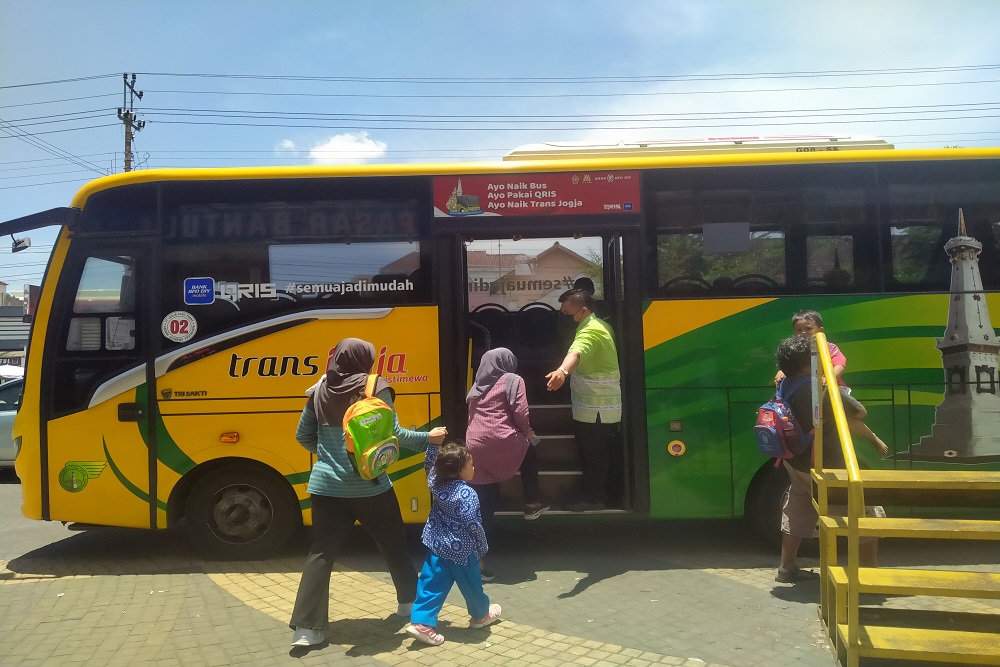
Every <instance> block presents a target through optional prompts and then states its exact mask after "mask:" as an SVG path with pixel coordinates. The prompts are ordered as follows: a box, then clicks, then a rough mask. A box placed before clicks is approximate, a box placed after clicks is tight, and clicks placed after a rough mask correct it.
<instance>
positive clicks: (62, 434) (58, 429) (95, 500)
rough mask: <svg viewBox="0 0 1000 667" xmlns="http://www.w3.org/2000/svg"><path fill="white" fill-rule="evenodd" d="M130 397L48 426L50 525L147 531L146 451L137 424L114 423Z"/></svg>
mask: <svg viewBox="0 0 1000 667" xmlns="http://www.w3.org/2000/svg"><path fill="white" fill-rule="evenodd" d="M136 393H137V392H136V390H131V391H128V392H125V393H124V394H120V395H119V396H116V397H114V398H111V399H109V400H107V401H104V402H103V403H101V404H99V405H96V406H94V407H92V408H89V409H87V410H83V411H81V412H77V413H74V414H71V415H68V416H66V417H61V418H59V419H54V420H52V421H51V422H49V424H48V434H49V442H50V443H52V444H53V445H54V446H51V447H50V450H49V452H50V453H49V492H50V496H49V497H50V502H51V514H52V519H53V520H56V521H60V520H63V521H74V522H79V523H93V524H105V525H113V526H125V527H129V528H149V458H148V457H149V450H148V449H147V447H146V443H145V442H144V441H143V437H142V434H141V432H140V429H139V425H138V423H137V422H134V421H124V422H123V421H119V419H118V405H119V404H120V403H134V402H136V400H137V399H136ZM56 443H58V444H56Z"/></svg>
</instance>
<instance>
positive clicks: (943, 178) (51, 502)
mask: <svg viewBox="0 0 1000 667" xmlns="http://www.w3.org/2000/svg"><path fill="white" fill-rule="evenodd" d="M696 143H697V145H692V144H687V145H673V146H663V145H652V144H642V145H618V146H586V145H556V144H549V145H544V146H537V145H536V146H532V147H525V148H524V149H521V150H519V151H514V152H512V154H510V155H509V156H507V159H505V160H503V161H501V162H496V163H484V164H472V163H448V164H399V165H361V166H357V165H355V166H344V167H274V168H232V169H162V170H149V171H136V172H131V173H126V174H119V175H115V176H110V177H105V178H101V179H99V180H96V181H94V182H92V183H89V184H88V185H86V186H85V187H84V188H82V189H81V190H80V191H79V192H78V193H77V195H76V197H75V198H74V199H73V201H72V203H71V204H70V206H69V207H68V208H63V209H56V210H54V211H48V212H45V213H39V214H36V215H33V216H28V217H26V218H21V219H18V220H12V221H8V222H4V223H0V233H2V234H3V235H5V236H6V235H8V234H11V235H14V236H15V237H16V240H15V244H17V243H21V242H22V240H23V239H22V238H18V237H23V235H24V234H25V233H26V232H28V231H30V230H31V229H33V228H38V227H41V226H44V225H52V224H57V225H60V226H61V228H62V229H61V232H60V235H59V237H58V240H57V241H56V243H55V246H54V249H53V252H52V255H51V258H50V261H49V265H48V268H47V271H46V275H45V279H44V284H43V286H42V290H41V295H40V298H39V301H38V305H37V310H36V313H35V317H34V321H33V325H32V331H31V338H30V348H29V353H28V359H27V367H26V368H27V370H26V377H25V382H24V394H23V398H22V401H21V404H20V412H19V414H18V417H17V420H16V422H15V436H16V441H17V443H18V444H19V454H18V457H17V460H16V469H17V473H18V475H19V477H20V479H21V481H22V485H23V496H24V504H23V512H24V514H25V516H27V517H29V518H32V519H40V520H53V521H63V522H72V523H76V524H83V525H107V526H129V527H141V528H150V529H164V528H167V527H170V526H174V525H176V524H181V523H183V524H186V526H187V528H188V530H189V532H190V534H191V535H192V537H193V539H194V542H195V543H196V544H197V545H198V546H200V547H202V548H204V549H205V550H207V551H208V552H209V553H212V554H214V555H216V556H220V557H224V558H259V557H262V556H265V555H267V554H269V553H273V552H274V550H276V549H278V548H279V547H280V546H281V545H282V544H284V543H285V542H286V541H287V540H288V538H289V536H290V535H291V534H292V533H293V532H294V531H295V530H296V529H297V528H298V527H299V526H301V525H302V524H309V522H310V507H309V496H308V494H307V493H306V483H307V480H308V476H309V471H310V468H311V464H312V460H311V458H310V454H309V453H308V452H307V451H306V450H304V449H303V448H301V447H300V446H299V445H298V444H297V443H296V442H295V439H294V432H295V427H296V423H297V420H298V418H299V414H300V412H301V410H302V408H303V406H304V404H305V399H304V392H305V390H306V389H307V388H308V387H310V386H311V385H312V384H314V383H315V382H316V380H317V379H318V377H319V376H320V374H321V373H323V372H324V371H325V369H326V365H327V360H328V357H329V354H330V351H331V349H332V348H333V346H334V344H335V343H336V342H337V341H338V340H340V339H342V338H344V337H347V336H353V337H359V338H363V339H366V340H369V341H371V342H372V343H374V345H375V347H376V349H377V350H378V362H377V370H378V372H379V373H381V374H382V375H384V376H385V377H386V378H387V379H388V380H389V381H390V382H391V383H392V384H393V386H394V387H395V389H396V392H397V400H396V406H397V409H398V412H399V417H400V420H401V422H402V423H403V424H404V425H405V426H408V427H413V428H418V429H428V428H430V427H432V426H433V425H436V424H445V425H447V426H448V428H449V430H450V431H451V432H452V433H453V434H457V435H461V433H462V431H463V427H464V424H465V420H466V413H465V402H464V396H465V393H466V390H467V387H468V386H469V383H470V377H471V374H472V373H473V372H474V369H475V368H476V367H477V365H478V361H479V358H480V357H481V356H482V354H483V352H484V351H485V350H487V349H489V348H491V347H498V346H504V347H508V348H510V349H511V350H513V351H514V353H515V355H516V356H517V357H518V359H519V362H520V374H521V375H523V376H524V377H525V379H526V388H527V393H528V399H529V403H530V404H531V419H532V423H533V425H534V427H535V429H536V431H537V433H538V434H539V435H540V436H541V443H540V444H539V445H538V447H539V455H540V459H541V468H542V493H543V496H544V497H545V499H546V500H547V501H549V502H551V503H553V504H554V505H555V506H556V507H558V505H559V504H560V502H561V501H564V500H566V499H568V498H569V497H570V496H571V495H573V494H575V493H576V492H577V491H578V490H579V487H580V466H579V461H578V458H577V454H576V449H575V446H574V441H573V436H572V435H571V434H572V432H573V429H572V426H571V415H570V409H569V396H568V388H564V389H561V390H560V391H557V392H554V393H550V392H547V391H545V386H544V385H545V382H544V375H545V373H547V372H549V371H551V370H553V369H554V368H556V367H557V366H558V365H559V362H560V361H561V359H562V358H563V356H564V354H565V351H566V347H567V345H568V341H569V340H570V339H571V337H572V334H573V328H572V324H571V323H567V322H566V321H564V320H565V318H563V317H561V316H560V314H559V309H558V306H559V301H558V299H559V296H560V294H561V293H563V292H564V291H565V290H567V289H568V288H570V287H571V286H572V285H573V283H574V282H575V281H576V280H577V279H578V278H581V277H589V278H591V279H592V280H593V281H594V283H595V286H596V288H597V297H598V298H600V299H601V300H602V301H603V302H604V303H605V304H606V306H607V314H606V317H607V318H608V320H609V322H610V323H611V324H612V327H613V329H614V332H615V336H616V340H617V342H618V348H619V356H620V365H621V369H622V388H623V397H624V403H625V410H624V415H623V421H622V424H621V428H620V433H619V436H618V437H617V438H616V440H615V442H614V444H613V448H612V466H611V473H610V484H609V486H610V487H611V491H612V498H611V503H610V507H611V509H609V510H608V511H610V512H619V513H630V514H640V515H647V516H650V517H654V518H730V517H740V516H745V517H747V518H748V519H750V520H751V521H753V522H754V523H755V524H756V525H757V526H758V527H759V528H760V529H761V530H762V531H763V532H773V531H775V530H776V529H777V528H776V521H777V519H776V518H775V516H776V511H777V502H778V498H780V493H781V492H782V491H783V489H784V486H785V484H786V483H787V482H786V481H785V480H783V479H782V478H781V474H782V472H781V469H780V468H775V467H774V465H773V462H771V461H768V460H766V459H765V458H764V457H763V456H762V455H761V454H760V453H759V452H758V451H757V448H756V446H755V444H754V441H753V436H752V433H751V427H752V425H753V419H754V416H755V414H756V408H757V406H758V405H760V404H761V403H763V402H764V401H766V400H767V399H768V398H770V395H771V393H772V392H773V387H772V386H770V382H771V378H773V375H774V364H773V351H774V348H775V346H776V344H777V342H778V341H779V340H780V339H781V338H783V337H784V336H786V335H788V334H789V333H790V332H791V325H790V316H791V315H792V314H793V313H794V312H795V311H797V310H799V309H803V308H812V309H816V310H819V311H821V312H822V313H823V314H824V315H825V316H826V317H827V318H828V319H827V322H825V324H826V329H827V335H828V336H829V338H830V339H831V340H832V341H834V342H836V343H838V344H839V345H840V347H841V349H842V350H843V351H844V352H845V354H846V355H847V357H848V359H849V363H848V367H847V372H846V373H845V378H846V379H847V381H848V383H849V384H850V385H851V386H852V387H853V389H854V391H855V395H856V396H859V397H860V398H861V400H862V401H863V402H865V403H866V405H867V406H868V407H869V412H870V416H869V423H870V424H871V425H872V427H873V429H875V430H876V431H877V432H879V433H880V435H881V436H882V437H883V439H884V440H885V441H886V442H888V443H890V446H891V447H892V455H891V457H889V458H888V459H886V460H881V461H869V462H868V463H869V464H871V465H875V466H883V467H884V466H890V467H891V466H906V467H919V466H927V467H936V466H952V465H958V466H981V465H995V464H996V461H998V460H1000V438H997V437H995V436H989V435H988V434H989V433H993V432H994V431H991V430H990V429H991V428H992V427H991V426H990V425H985V426H982V425H979V426H977V425H976V424H978V422H976V419H979V418H978V417H975V416H974V415H973V416H968V417H967V419H968V420H971V421H969V423H970V426H969V429H970V430H969V433H970V434H973V435H974V436H975V437H973V435H970V437H971V438H972V439H971V440H969V442H967V443H964V444H962V443H959V444H957V445H956V444H954V443H953V444H952V445H949V446H948V447H946V448H942V446H939V444H935V441H934V437H933V436H934V433H935V432H937V430H939V428H938V426H936V419H937V413H936V409H937V408H938V407H939V405H940V404H941V403H942V399H943V397H944V396H945V395H946V389H947V388H948V387H952V385H953V384H954V386H959V385H962V386H965V384H967V385H968V386H969V387H971V389H970V391H971V392H972V393H973V394H974V395H975V396H979V397H981V398H977V399H976V400H977V401H980V400H982V401H988V400H1000V399H998V396H1000V393H998V392H1000V389H998V387H1000V378H998V376H997V373H996V365H995V364H994V365H992V366H991V365H990V364H991V363H993V362H991V361H989V360H990V359H994V357H990V356H989V355H986V356H984V357H983V359H979V357H977V358H976V360H972V361H969V362H968V363H966V362H965V361H962V359H965V357H962V356H961V354H959V356H958V357H954V358H951V359H952V361H950V362H949V364H950V365H949V367H948V370H947V372H946V369H945V366H944V365H943V362H942V357H941V354H942V351H941V348H940V347H939V344H938V338H939V337H941V336H943V335H944V332H945V329H946V327H947V326H948V325H949V322H950V320H949V317H951V316H950V315H949V312H950V310H949V308H950V305H949V304H952V303H956V302H957V301H956V296H958V297H961V298H960V299H959V300H961V301H962V302H963V303H965V302H966V301H967V302H968V303H969V304H973V305H974V304H975V303H980V302H981V303H982V305H983V309H982V312H981V313H979V315H978V316H980V317H982V314H983V313H987V315H986V316H987V321H988V309H990V308H991V309H992V310H993V312H994V313H996V312H997V309H998V308H1000V303H998V296H997V292H996V290H997V288H998V286H1000V257H998V251H997V238H998V234H1000V150H998V149H950V150H895V149H892V148H891V146H888V145H887V144H885V143H884V142H878V141H872V140H852V139H845V138H826V137H795V138H784V139H778V140H775V139H763V138H755V137H731V138H718V139H709V140H705V141H702V142H696ZM458 195H461V196H462V197H463V198H465V199H464V201H466V202H470V201H473V199H474V200H475V201H476V202H477V204H478V208H479V210H478V211H477V212H476V213H477V214H476V215H456V213H459V214H460V213H466V214H467V213H469V212H470V211H469V210H468V207H466V206H463V207H460V208H462V209H464V210H459V209H458V208H456V207H455V202H456V201H457V196H458ZM449 204H450V205H449ZM960 208H961V209H963V210H964V222H963V226H962V227H961V228H960V227H959V225H958V211H959V209H960ZM966 236H967V237H968V238H973V239H974V240H975V241H976V243H979V244H980V246H981V252H980V253H979V254H977V255H976V262H977V264H976V270H977V271H978V272H979V274H980V275H981V281H982V284H980V285H978V286H977V285H971V286H970V285H968V284H965V286H964V287H960V288H958V291H956V288H955V285H954V284H953V282H952V275H951V266H952V264H951V263H950V262H951V259H950V257H949V254H948V252H949V251H946V250H945V246H946V245H948V243H949V239H953V237H955V238H957V237H961V238H965V237H966ZM21 245H22V246H23V245H24V243H21ZM970 307H971V306H970ZM980 321H981V320H980ZM985 326H986V327H988V326H989V325H985ZM989 331H990V332H991V334H992V329H991V328H990V329H989ZM984 332H985V328H984ZM984 335H985V334H984ZM980 343H982V345H986V346H987V347H988V346H989V345H992V344H993V343H992V342H991V341H989V340H987V341H985V342H982V341H980ZM980 343H977V345H979V344H980ZM982 345H980V347H982ZM976 349H979V348H976ZM984 349H985V348H984ZM989 349H990V350H992V349H993V348H989ZM956 354H958V353H956ZM977 354H978V353H977ZM984 354H985V353H984ZM991 354H992V353H991ZM955 359H958V361H954V360H955ZM984 359H985V361H984ZM956 364H957V365H958V366H956ZM962 364H965V366H962ZM953 367H955V368H959V367H962V368H965V370H961V368H959V371H960V372H959V371H955V368H953ZM955 373H958V375H956V374H955ZM962 373H964V375H963V374H962ZM991 373H992V375H991ZM949 374H950V375H949ZM991 378H992V379H991ZM949 383H952V384H949ZM955 383H958V384H955ZM962 383H965V384H962ZM976 392H978V393H976ZM990 392H992V393H990ZM976 405H979V403H976ZM977 411H978V408H977ZM988 411H989V409H987V412H988ZM949 414H951V413H949ZM991 414H1000V411H995V412H993V413H991ZM962 418H965V417H962ZM977 429H978V430H977ZM976 434H979V435H976ZM983 434H985V435H984V437H980V435H983ZM422 463H423V461H422V457H421V455H419V454H418V453H415V452H406V451H404V452H403V456H402V457H401V460H400V461H398V462H397V463H396V464H395V465H394V467H393V468H392V469H391V470H390V473H391V477H392V479H393V483H394V486H395V489H396V494H397V496H398V498H399V502H400V506H401V509H402V511H403V515H404V517H405V519H406V520H407V521H409V522H414V523H416V522H422V521H423V520H424V519H425V518H426V516H427V510H428V504H429V498H428V492H427V488H426V480H425V479H424V475H423V467H422ZM520 502H521V497H520V485H519V484H518V483H517V480H516V479H515V480H512V481H511V482H508V483H505V484H504V485H503V486H502V489H501V508H502V509H504V508H506V509H508V510H512V509H516V508H518V507H519V506H520Z"/></svg>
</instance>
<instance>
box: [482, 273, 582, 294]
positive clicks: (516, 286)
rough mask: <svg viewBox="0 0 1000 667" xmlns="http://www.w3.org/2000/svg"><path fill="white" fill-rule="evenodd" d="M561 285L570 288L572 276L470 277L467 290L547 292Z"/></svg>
mask: <svg viewBox="0 0 1000 667" xmlns="http://www.w3.org/2000/svg"><path fill="white" fill-rule="evenodd" d="M560 287H563V288H565V289H572V287H573V277H572V276H563V277H562V278H558V279H556V280H551V279H549V280H539V279H530V280H522V279H520V278H518V279H510V280H504V279H502V278H501V279H500V280H494V281H492V282H491V281H489V280H483V279H482V278H472V279H471V280H469V291H470V292H489V293H490V294H508V293H510V292H548V291H551V290H554V289H559V288H560Z"/></svg>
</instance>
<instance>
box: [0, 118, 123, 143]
mask: <svg viewBox="0 0 1000 667" xmlns="http://www.w3.org/2000/svg"><path fill="white" fill-rule="evenodd" d="M0 122H2V121H0ZM117 126H118V123H102V124H100V125H84V126H83V127H67V128H64V129H62V130H46V131H45V132H31V133H30V135H31V136H33V137H38V136H41V135H43V134H59V133H61V132H76V131H77V130H93V129H96V128H99V127H117ZM0 129H3V128H0ZM17 138H19V137H16V136H9V137H0V139H17Z"/></svg>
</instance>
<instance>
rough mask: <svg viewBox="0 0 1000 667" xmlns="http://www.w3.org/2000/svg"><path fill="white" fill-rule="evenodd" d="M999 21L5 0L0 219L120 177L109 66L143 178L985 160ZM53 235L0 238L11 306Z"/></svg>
mask: <svg viewBox="0 0 1000 667" xmlns="http://www.w3.org/2000/svg"><path fill="white" fill-rule="evenodd" d="M997 26H1000V2H996V1H995V0H982V1H974V0H954V1H951V2H940V1H939V0H934V1H931V2H925V1H922V0H881V1H879V2H871V1H869V0H862V1H855V0H837V1H835V2H833V1H830V2H800V1H797V0H770V1H767V0H758V1H754V2H746V1H745V0H744V1H734V2H726V1H711V0H699V1H697V2H696V1H694V0H691V1H689V2H671V1H661V2H653V1H645V2H643V1H629V2H612V1H609V0H604V1H592V0H578V1H575V2H570V1H563V0H555V1H546V2H538V1H536V0H530V1H529V0H524V1H522V0H506V1H504V2H495V1H493V2H481V1H478V0H463V1H460V2H459V1H451V0H442V1H439V2H430V1H427V2H421V1H417V0H398V1H397V0H393V1H385V2H357V1H353V2H337V1H334V0H327V1H322V2H320V1H305V0H285V1H283V2H277V1H266V0H256V1H251V0H246V1H242V2H237V1H235V0H233V1H221V0H199V1H197V2H194V1H190V0H169V1H159V0H150V1H145V2H134V3H124V2H118V1H109V0H88V1H87V2H71V1H69V0H2V1H0V119H2V120H3V123H0V220H9V219H12V218H15V217H19V216H21V215H26V214H29V213H33V212H37V211H41V210H45V209H49V208H53V207H57V206H65V205H67V204H68V203H69V201H70V200H71V198H72V196H73V193H74V192H75V191H76V190H77V189H78V188H79V187H81V186H82V185H83V184H84V183H86V182H87V181H88V180H90V179H92V178H95V177H97V176H99V175H100V174H102V173H113V172H118V171H121V170H122V164H123V160H122V151H123V146H124V140H123V134H122V132H123V130H122V126H121V124H120V122H118V119H117V116H116V108H117V107H119V106H121V105H122V80H121V74H122V73H123V72H130V73H131V72H137V73H139V76H138V80H137V88H138V89H140V90H143V91H144V93H145V94H144V96H143V99H142V100H141V101H140V102H138V103H137V107H136V108H137V110H138V112H139V114H140V115H139V117H140V119H143V120H145V121H146V123H147V124H146V126H145V128H144V129H143V130H142V131H141V132H140V133H139V134H138V136H137V138H136V144H135V147H134V150H135V153H136V161H137V164H138V166H139V168H157V167H205V166H232V165H261V164H311V163H323V162H327V163H340V162H413V161H452V160H494V159H498V158H499V157H501V156H502V155H503V154H504V153H505V152H507V151H508V150H510V149H511V148H514V147H516V146H519V145H522V144H527V143H532V142H537V141H546V140H563V141H570V140H575V141H612V142H616V141H618V140H626V141H628V140H637V139H670V138H691V137H709V136H727V135H732V134H739V135H748V134H752V135H782V134H798V133H807V134H828V135H875V136H880V137H884V138H887V139H888V140H889V141H891V142H892V143H894V144H895V145H896V146H897V147H902V148H909V147H913V148H921V147H936V146H945V145H962V146H970V147H971V146H997V145H1000V113H998V108H1000V40H997V39H996V34H995V33H996V28H997ZM916 68H926V69H928V70H930V71H922V72H918V71H913V70H914V69H916ZM893 70H907V71H893ZM861 71H864V73H862V72H861ZM793 73H805V74H793ZM819 73H826V74H825V75H822V74H819ZM194 74H200V75H205V74H211V75H250V76H251V77H253V78H233V77H231V76H229V77H215V76H213V77H206V76H182V75H194ZM734 75H742V76H734ZM263 76H271V77H310V78H307V79H302V78H299V79H296V80H289V79H275V78H272V79H263V78H260V77H263ZM334 77H339V78H341V79H342V80H332V78H334ZM348 77H349V78H351V80H343V79H345V78H348ZM669 77H675V78H673V79H672V80H671V79H669ZM324 78H325V79H324ZM66 79H82V80H79V81H65V80H66ZM379 79H393V80H389V81H383V80H379ZM50 81H60V83H48V84H45V85H27V84H38V83H42V82H50ZM74 98H75V99H74ZM81 98H82V99H81ZM946 105H951V106H946ZM960 105H961V106H960ZM261 112H271V113H270V114H264V115H270V116H272V117H271V118H260V117H257V118H248V117H246V116H248V115H250V114H254V115H257V116H260V115H262V114H261ZM293 113H294V114H302V119H290V118H289V115H290V114H293ZM179 114H187V115H179ZM192 114H201V115H192ZM206 114H207V115H206ZM665 114H674V115H671V116H667V115H665ZM277 115H280V116H281V117H277V118H276V117H274V116H277ZM304 117H309V119H308V120H305V119H304ZM206 122H208V123H226V124H229V125H206V124H193V123H206ZM237 122H239V123H252V124H254V125H253V126H248V125H240V126H236V125H231V123H237ZM293 126H294V127H293ZM309 126H312V127H309ZM42 133H46V134H42ZM13 134H20V135H21V136H22V137H24V138H25V139H28V141H24V140H22V139H17V138H12V137H11V135H13ZM25 134H30V135H31V136H28V137H25V136H24V135H25ZM39 140H41V141H44V142H47V143H45V144H41V146H42V147H41V148H40V147H39V146H38V141H39ZM29 141H30V143H29ZM32 144H35V145H32ZM53 152H60V153H62V154H63V155H65V154H66V153H68V154H70V155H71V156H73V159H67V158H65V157H56V156H55V155H53ZM81 162H82V163H83V164H82V165H81V164H80V163H81ZM53 237H54V235H53V234H52V233H51V232H48V231H39V232H35V233H32V234H31V238H32V242H33V244H34V245H33V248H32V249H30V250H28V251H25V252H21V253H18V254H17V255H11V253H10V244H9V242H7V241H4V242H3V243H0V281H4V282H7V283H8V284H9V287H8V289H9V291H12V292H14V293H19V292H20V290H21V288H22V285H23V284H24V283H26V282H33V283H37V282H39V281H40V280H41V275H42V272H43V270H44V264H45V261H46V259H47V255H48V251H49V248H50V247H51V243H52V241H53ZM8 241H9V239H8Z"/></svg>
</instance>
